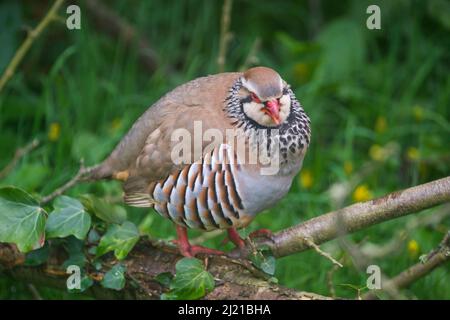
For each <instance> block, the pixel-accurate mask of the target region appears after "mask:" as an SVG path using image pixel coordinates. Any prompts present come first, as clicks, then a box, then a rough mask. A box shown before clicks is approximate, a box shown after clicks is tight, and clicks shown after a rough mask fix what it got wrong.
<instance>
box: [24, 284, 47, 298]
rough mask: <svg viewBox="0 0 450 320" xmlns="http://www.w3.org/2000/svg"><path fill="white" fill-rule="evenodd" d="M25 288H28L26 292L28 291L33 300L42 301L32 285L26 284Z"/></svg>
mask: <svg viewBox="0 0 450 320" xmlns="http://www.w3.org/2000/svg"><path fill="white" fill-rule="evenodd" d="M27 287H28V290H29V291H30V293H31V295H32V296H33V299H34V300H43V299H42V297H41V295H40V294H39V291H38V290H37V289H36V287H35V286H34V284H32V283H28V284H27Z"/></svg>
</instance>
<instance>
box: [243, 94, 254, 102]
mask: <svg viewBox="0 0 450 320" xmlns="http://www.w3.org/2000/svg"><path fill="white" fill-rule="evenodd" d="M252 101H253V99H252V96H247V97H245V98H243V99H241V103H250V102H252Z"/></svg>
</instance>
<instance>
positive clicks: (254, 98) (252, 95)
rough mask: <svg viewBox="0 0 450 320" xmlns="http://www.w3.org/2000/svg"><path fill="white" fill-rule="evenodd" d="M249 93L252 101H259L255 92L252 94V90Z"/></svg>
mask: <svg viewBox="0 0 450 320" xmlns="http://www.w3.org/2000/svg"><path fill="white" fill-rule="evenodd" d="M250 95H251V97H252V100H253V101H255V102H257V103H260V102H261V100H259V98H258V96H257V95H256V94H254V93H253V92H251V93H250Z"/></svg>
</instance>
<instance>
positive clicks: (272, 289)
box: [0, 177, 450, 299]
mask: <svg viewBox="0 0 450 320" xmlns="http://www.w3.org/2000/svg"><path fill="white" fill-rule="evenodd" d="M449 201H450V177H446V178H443V179H440V180H436V181H432V182H429V183H426V184H423V185H419V186H416V187H412V188H409V189H406V190H403V191H397V192H394V193H391V194H388V195H386V196H384V197H382V198H379V199H375V200H371V201H367V202H363V203H357V204H354V205H351V206H349V207H346V208H343V209H340V210H338V211H333V212H330V213H327V214H324V215H321V216H319V217H316V218H313V219H311V220H309V221H306V222H304V223H302V224H299V225H296V226H294V227H291V228H288V229H286V230H282V231H280V232H278V233H276V234H275V235H274V236H273V237H272V239H271V240H263V239H260V240H259V241H257V242H256V243H257V244H267V245H269V246H270V247H271V248H272V250H273V253H274V254H275V256H278V257H283V256H287V255H290V254H294V253H297V252H301V251H304V250H307V249H309V248H311V243H313V244H320V243H323V242H325V241H329V240H332V239H335V238H337V237H340V236H343V235H344V234H347V233H352V232H355V231H358V230H362V229H364V228H367V227H369V226H372V225H375V224H378V223H381V222H383V221H387V220H391V219H394V218H398V217H402V216H405V215H407V214H411V213H414V212H417V211H420V210H423V209H426V208H430V207H432V206H435V205H438V204H442V203H445V202H449ZM237 253H238V252H237V251H233V252H231V254H230V257H225V256H224V257H221V256H214V257H205V259H206V260H207V261H206V260H205V261H206V265H207V266H208V267H207V268H208V271H209V272H210V273H211V274H212V275H213V276H214V277H215V279H216V287H215V289H214V290H213V291H212V292H211V293H209V294H208V295H207V296H206V297H205V299H326V298H327V297H324V296H321V295H318V294H314V293H306V292H296V291H294V290H291V289H287V288H284V287H282V286H279V285H276V284H273V283H270V282H268V281H267V278H265V277H264V276H262V273H261V272H259V271H258V270H257V269H256V268H254V267H252V265H251V263H249V262H248V261H247V260H245V259H234V258H232V257H233V256H237ZM64 258H65V257H63V255H61V253H60V252H54V253H53V254H52V256H51V257H50V259H49V260H48V262H47V263H46V264H45V265H43V266H40V267H31V266H24V265H23V263H24V261H25V259H24V256H23V254H21V253H19V252H17V250H16V249H15V247H14V246H12V245H9V244H0V265H3V269H4V272H6V273H7V274H8V275H10V276H11V277H13V278H15V279H17V280H21V281H25V282H28V283H36V284H41V285H46V286H51V287H59V288H65V284H66V279H67V275H66V274H65V272H64V270H62V269H61V267H60V266H61V264H62V262H63V261H64ZM179 259H180V256H179V254H178V252H177V250H176V248H174V247H170V246H168V245H165V244H161V243H159V242H157V243H151V242H150V241H148V240H141V241H140V242H139V244H138V245H137V246H136V247H135V248H134V249H133V251H132V252H131V253H130V254H129V255H128V257H127V258H126V259H125V260H124V264H125V265H126V266H127V273H126V275H127V277H128V278H129V279H131V281H128V282H127V286H126V288H125V289H124V290H122V291H113V290H109V289H105V288H102V287H101V286H99V285H96V286H94V287H92V288H90V289H89V291H88V292H87V294H90V295H93V296H95V297H96V298H130V299H159V297H160V295H161V294H162V293H163V292H164V291H165V289H164V288H163V287H162V286H161V285H160V284H159V283H158V282H157V281H156V280H155V277H156V276H157V275H158V274H160V273H163V272H171V273H174V271H175V264H176V262H177V261H178V260H179ZM447 261H448V259H441V260H439V263H436V264H435V265H433V268H434V267H437V266H438V265H439V264H442V263H445V262H447ZM105 263H106V265H108V264H114V263H115V260H114V258H113V256H112V255H108V256H107V259H106V262H105ZM89 275H90V276H91V277H92V278H94V279H96V280H100V279H101V278H102V276H103V274H102V273H98V272H96V271H93V273H92V274H89ZM412 278H414V277H412ZM417 278H419V277H417ZM402 286H404V285H402Z"/></svg>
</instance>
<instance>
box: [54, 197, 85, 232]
mask: <svg viewBox="0 0 450 320" xmlns="http://www.w3.org/2000/svg"><path fill="white" fill-rule="evenodd" d="M53 206H54V207H55V210H53V211H52V212H51V213H50V215H49V216H48V220H47V225H46V232H47V237H49V238H65V237H67V236H70V235H74V236H75V237H77V238H78V239H80V240H83V239H84V238H85V237H86V235H87V233H88V231H89V228H90V227H91V216H90V215H89V214H88V213H87V212H86V211H84V207H83V205H82V204H81V202H80V201H78V200H77V199H74V198H71V197H67V196H61V197H58V198H57V199H56V200H55V203H54V205H53Z"/></svg>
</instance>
